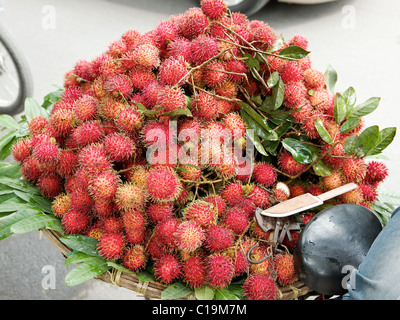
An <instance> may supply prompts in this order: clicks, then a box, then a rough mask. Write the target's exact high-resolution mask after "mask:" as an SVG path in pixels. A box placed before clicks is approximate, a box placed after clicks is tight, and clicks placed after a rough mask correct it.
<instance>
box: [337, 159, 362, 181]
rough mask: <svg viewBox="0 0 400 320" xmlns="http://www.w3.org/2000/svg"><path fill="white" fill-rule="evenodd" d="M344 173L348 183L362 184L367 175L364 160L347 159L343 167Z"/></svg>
mask: <svg viewBox="0 0 400 320" xmlns="http://www.w3.org/2000/svg"><path fill="white" fill-rule="evenodd" d="M342 173H343V176H344V177H345V179H346V181H349V182H350V181H352V182H361V181H362V180H363V179H364V178H365V176H366V173H367V165H366V164H365V161H364V159H358V160H356V159H353V158H347V159H345V162H344V164H343V166H342Z"/></svg>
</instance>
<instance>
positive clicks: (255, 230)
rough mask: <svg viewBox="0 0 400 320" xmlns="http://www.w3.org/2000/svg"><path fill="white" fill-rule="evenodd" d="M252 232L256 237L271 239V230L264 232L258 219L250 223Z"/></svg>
mask: <svg viewBox="0 0 400 320" xmlns="http://www.w3.org/2000/svg"><path fill="white" fill-rule="evenodd" d="M250 232H251V234H252V235H253V236H254V237H255V238H256V239H263V240H269V238H270V235H271V232H270V231H268V232H264V231H263V230H262V229H261V227H260V226H259V224H258V223H257V222H256V221H253V222H252V223H251V225H250Z"/></svg>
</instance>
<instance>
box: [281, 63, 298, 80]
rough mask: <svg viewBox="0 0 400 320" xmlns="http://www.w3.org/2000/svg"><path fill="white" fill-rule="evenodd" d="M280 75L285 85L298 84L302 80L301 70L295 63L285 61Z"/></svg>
mask: <svg viewBox="0 0 400 320" xmlns="http://www.w3.org/2000/svg"><path fill="white" fill-rule="evenodd" d="M280 75H281V79H282V81H283V82H284V83H285V84H286V83H291V82H299V81H301V80H302V79H303V76H302V70H301V68H300V65H299V63H298V62H297V61H287V62H286V63H285V64H284V66H283V67H282V69H281V72H280Z"/></svg>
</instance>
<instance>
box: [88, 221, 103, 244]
mask: <svg viewBox="0 0 400 320" xmlns="http://www.w3.org/2000/svg"><path fill="white" fill-rule="evenodd" d="M103 235H104V231H103V229H102V228H101V227H100V226H99V225H97V224H95V225H93V226H91V227H90V228H89V230H88V231H87V232H86V236H88V237H90V238H94V239H96V240H98V241H100V240H101V238H102V237H103Z"/></svg>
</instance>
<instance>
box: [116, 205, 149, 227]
mask: <svg viewBox="0 0 400 320" xmlns="http://www.w3.org/2000/svg"><path fill="white" fill-rule="evenodd" d="M121 219H122V224H123V226H124V228H125V230H140V229H145V228H146V224H147V221H146V216H145V214H144V213H143V212H142V211H140V210H135V209H133V210H129V211H125V212H123V213H122V214H121Z"/></svg>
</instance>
